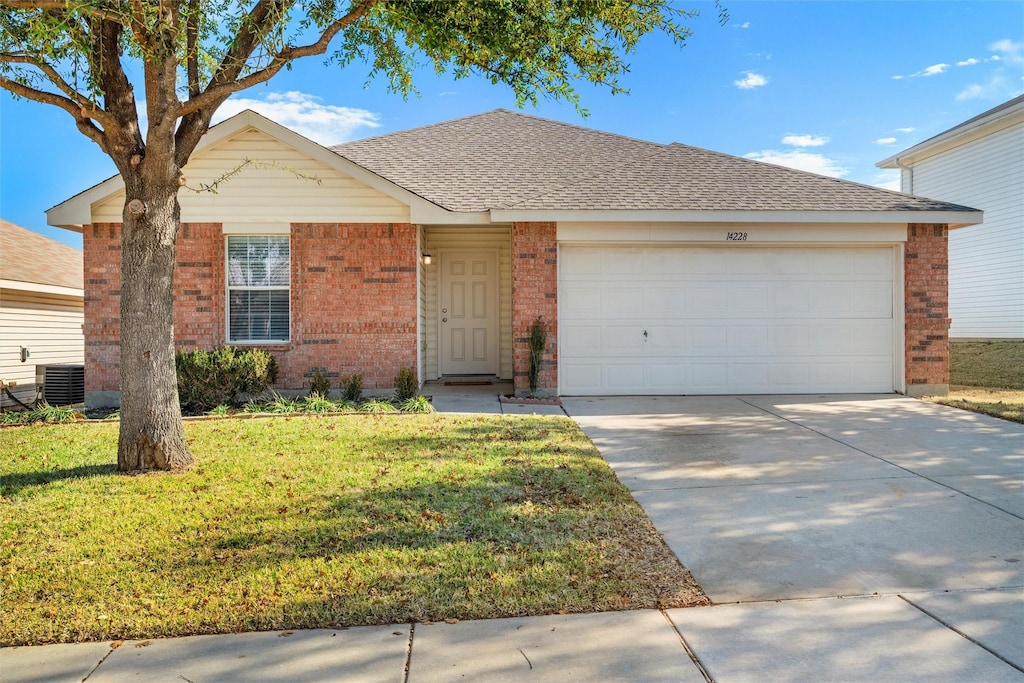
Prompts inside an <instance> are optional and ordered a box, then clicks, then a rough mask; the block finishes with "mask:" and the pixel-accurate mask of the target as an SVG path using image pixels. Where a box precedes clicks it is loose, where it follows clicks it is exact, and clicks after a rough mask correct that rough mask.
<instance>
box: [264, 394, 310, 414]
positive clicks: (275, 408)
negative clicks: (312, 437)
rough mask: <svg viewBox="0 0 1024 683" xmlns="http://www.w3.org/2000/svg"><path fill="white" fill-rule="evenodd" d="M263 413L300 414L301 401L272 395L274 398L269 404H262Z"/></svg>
mask: <svg viewBox="0 0 1024 683" xmlns="http://www.w3.org/2000/svg"><path fill="white" fill-rule="evenodd" d="M263 412H265V413H301V412H302V401H297V400H295V399H293V398H288V397H287V396H282V395H281V394H274V398H273V399H272V400H271V401H270V402H269V403H264V404H263Z"/></svg>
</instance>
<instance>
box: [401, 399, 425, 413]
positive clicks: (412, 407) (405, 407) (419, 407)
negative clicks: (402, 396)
mask: <svg viewBox="0 0 1024 683" xmlns="http://www.w3.org/2000/svg"><path fill="white" fill-rule="evenodd" d="M398 407H399V409H400V410H401V411H402V412H403V413H433V412H434V405H433V404H432V403H431V402H430V400H429V399H428V398H427V397H426V396H414V397H412V398H410V399H406V400H405V401H402V404H401V405H400V406H398Z"/></svg>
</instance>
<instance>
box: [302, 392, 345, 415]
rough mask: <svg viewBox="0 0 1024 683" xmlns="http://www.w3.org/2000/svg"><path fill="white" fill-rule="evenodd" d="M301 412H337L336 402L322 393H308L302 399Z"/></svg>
mask: <svg viewBox="0 0 1024 683" xmlns="http://www.w3.org/2000/svg"><path fill="white" fill-rule="evenodd" d="M302 412H304V413H335V412H338V404H337V403H335V402H334V401H332V400H331V399H329V398H327V397H326V396H324V395H323V394H310V395H309V396H307V397H306V398H305V399H303V401H302Z"/></svg>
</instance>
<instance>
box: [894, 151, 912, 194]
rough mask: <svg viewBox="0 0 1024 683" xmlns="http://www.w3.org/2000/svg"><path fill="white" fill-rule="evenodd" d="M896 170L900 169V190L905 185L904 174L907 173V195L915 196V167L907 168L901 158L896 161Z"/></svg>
mask: <svg viewBox="0 0 1024 683" xmlns="http://www.w3.org/2000/svg"><path fill="white" fill-rule="evenodd" d="M895 163H896V168H898V169H900V189H902V186H903V185H904V183H903V172H904V171H906V172H907V182H906V185H907V190H906V194H914V167H913V166H907V165H905V164H904V163H903V160H902V159H900V158H899V157H897V158H896V160H895Z"/></svg>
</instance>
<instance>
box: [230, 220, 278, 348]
mask: <svg viewBox="0 0 1024 683" xmlns="http://www.w3.org/2000/svg"><path fill="white" fill-rule="evenodd" d="M227 240H228V340H229V341H232V342H250V343H254V342H282V341H288V320H289V303H290V302H289V298H290V292H289V281H290V277H291V263H290V255H289V250H288V237H287V236H286V235H280V236H278V235H238V236H235V235H232V236H230V237H228V238H227Z"/></svg>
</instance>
